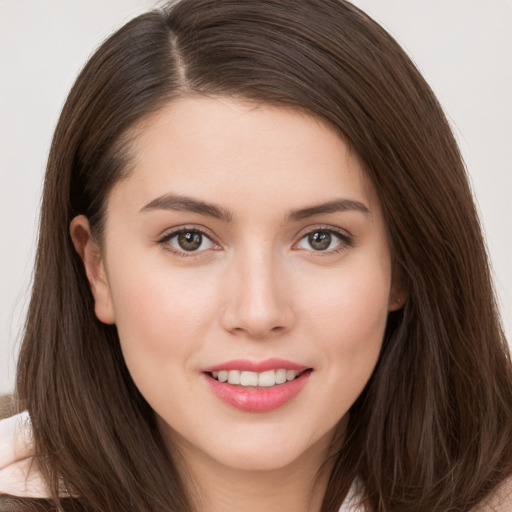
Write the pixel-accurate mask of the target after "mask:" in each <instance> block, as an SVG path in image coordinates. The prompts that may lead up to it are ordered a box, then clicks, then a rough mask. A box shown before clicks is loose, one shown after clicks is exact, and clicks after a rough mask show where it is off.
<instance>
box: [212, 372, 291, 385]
mask: <svg viewBox="0 0 512 512" xmlns="http://www.w3.org/2000/svg"><path fill="white" fill-rule="evenodd" d="M300 373H301V372H298V371H297V370H285V369H283V368H280V369H279V370H268V371H266V372H260V373H258V372H250V371H245V370H244V371H240V370H229V371H227V370H220V371H215V372H212V377H213V378H214V379H217V380H218V381H219V382H228V383H229V384H234V385H240V386H261V387H272V386H275V385H276V384H284V383H285V382H286V381H291V380H293V379H295V378H296V377H297V376H298V375H300Z"/></svg>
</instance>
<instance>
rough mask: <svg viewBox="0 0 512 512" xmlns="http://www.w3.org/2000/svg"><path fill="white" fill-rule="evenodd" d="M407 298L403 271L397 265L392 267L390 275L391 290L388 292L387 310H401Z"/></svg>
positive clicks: (407, 292) (407, 293) (407, 291)
mask: <svg viewBox="0 0 512 512" xmlns="http://www.w3.org/2000/svg"><path fill="white" fill-rule="evenodd" d="M408 298H409V287H408V286H407V284H406V279H405V277H404V273H403V270H402V269H401V268H399V267H398V266H397V265H394V266H393V271H392V275H391V289H390V292H389V301H388V310H389V311H397V310H399V309H401V308H403V306H404V304H405V303H406V302H407V299H408Z"/></svg>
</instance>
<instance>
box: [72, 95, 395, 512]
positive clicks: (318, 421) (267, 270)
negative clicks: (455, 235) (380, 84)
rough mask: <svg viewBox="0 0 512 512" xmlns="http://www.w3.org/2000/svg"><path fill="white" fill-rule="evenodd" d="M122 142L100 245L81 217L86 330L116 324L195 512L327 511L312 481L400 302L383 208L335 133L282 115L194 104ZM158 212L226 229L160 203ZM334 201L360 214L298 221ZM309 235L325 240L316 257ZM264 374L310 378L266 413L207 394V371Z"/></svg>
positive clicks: (192, 100)
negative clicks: (249, 363) (188, 245)
mask: <svg viewBox="0 0 512 512" xmlns="http://www.w3.org/2000/svg"><path fill="white" fill-rule="evenodd" d="M132 135H135V136H136V137H135V141H136V142H135V144H134V148H133V170H132V172H131V173H130V174H129V176H128V177H127V178H125V179H123V180H121V181H120V182H118V183H117V184H116V185H115V186H114V188H113V190H112V193H111V195H110V197H109V200H108V204H107V213H106V228H105V235H104V239H103V240H102V243H101V245H100V244H98V243H97V241H95V239H94V238H93V236H91V233H90V230H89V224H88V222H87V219H86V218H85V217H83V216H80V217H77V218H75V219H74V220H73V222H72V224H71V236H72V238H73V241H74V244H75V247H76V249H77V251H78V252H79V254H80V255H81V257H82V259H83V261H84V264H85V268H86V272H87V275H88V278H89V282H90V284H91V289H92V291H93V295H94V298H95V308H96V309H95V310H96V315H97V317H98V318H99V319H100V320H101V321H102V322H105V323H115V324H116V326H117V329H118V332H119V338H120V342H121V346H122V350H123V354H124V357H125V360H126V364H127V366H128V369H129V371H130V373H131V375H132V378H133V380H134V382H135V384H136V385H137V387H138V388H139V390H140V391H141V393H142V394H143V396H144V397H145V398H146V400H147V401H148V403H149V404H150V405H151V406H152V408H153V409H154V411H155V412H156V414H157V418H158V420H159V424H160V427H161V431H162V433H163V435H164V438H165V439H166V442H167V443H168V445H169V447H170V449H172V450H175V451H176V450H177V451H178V452H179V453H180V454H182V455H183V457H184V460H185V461H186V470H187V472H188V474H189V475H190V476H191V477H192V478H191V479H190V478H189V479H187V480H189V481H194V482H195V490H196V492H197V495H198V498H197V500H198V503H199V507H200V509H201V508H202V507H204V508H205V509H207V510H208V511H212V512H215V511H223V512H226V511H230V510H239V509H240V504H241V503H243V504H244V507H243V508H244V510H245V511H250V510H259V511H261V510H266V511H273V510H276V511H277V510H280V511H281V510H294V511H299V512H300V511H315V510H319V509H320V505H321V499H322V496H323V493H324V491H325V486H326V483H327V477H328V470H329V466H328V465H326V466H325V468H326V470H325V471H324V472H321V473H320V477H319V478H318V479H315V476H316V475H317V473H318V471H319V468H320V466H321V464H322V461H324V460H325V458H326V456H327V455H328V450H329V445H330V444H331V442H332V440H333V436H334V434H335V431H336V427H337V425H341V429H342V426H343V424H344V421H346V419H347V411H348V410H349V408H350V406H351V405H352V404H353V403H354V401H355V400H356V398H357V397H358V395H359V394H360V393H361V391H362V389H363V388H364V386H365V384H366V383H367V381H368V379H369V377H370V376H371V374H372V371H373V369H374V367H375V364H376V362H377V359H378V355H379V351H380V348H381V344H382V339H383V334H384V329H385V325H386V319H387V315H388V312H389V311H390V310H392V309H396V308H398V307H399V301H400V300H403V290H402V289H401V288H400V286H399V283H397V282H395V281H396V280H395V281H394V280H393V279H392V261H391V255H390V247H389V241H388V237H387V230H386V226H385V223H384V220H383V215H382V212H381V208H380V204H379V201H378V198H377V196H376V193H375V191H374V190H373V189H372V187H371V185H370V184H369V183H368V180H366V179H365V176H364V171H363V169H362V166H361V164H360V162H359V160H358V159H357V157H356V155H354V154H353V153H352V152H350V151H349V150H348V148H347V146H346V144H344V142H343V141H342V140H341V138H340V137H339V136H338V135H337V134H335V133H334V131H333V130H332V129H331V128H330V127H328V126H326V124H325V123H323V122H321V121H319V120H317V119H315V118H313V117H311V116H308V115H305V114H303V113H300V112H297V111H294V110H290V109H284V108H277V107H271V106H265V105H254V104H249V103H246V102H242V101H239V100H233V99H228V98H198V97H189V98H184V99H180V100H177V101H174V102H172V103H171V104H169V105H168V106H167V107H165V108H164V109H162V110H161V111H159V112H158V113H157V114H156V115H153V116H152V117H151V118H149V119H146V120H145V121H144V122H143V123H140V124H139V126H137V127H136V130H135V131H134V133H133V134H132ZM168 194H173V195H178V196H180V197H187V198H193V199H194V200H198V201H203V202H207V203H208V204H213V205H215V206H216V207H217V208H218V209H220V210H222V212H223V213H224V214H225V215H224V217H225V218H216V217H213V216H211V215H209V214H207V212H206V213H205V212H194V211H186V210H185V211H183V210H176V209H170V208H168V207H169V204H167V205H162V201H157V202H156V203H155V199H157V198H161V197H162V196H165V195H168ZM340 199H343V200H350V201H352V202H354V203H353V204H355V202H357V204H359V205H362V206H363V208H359V209H357V208H353V207H349V208H348V209H346V210H343V211H333V212H323V213H319V212H317V213H316V214H315V212H311V211H310V212H309V213H308V212H304V211H303V210H304V209H307V208H310V207H313V206H316V205H320V204H324V203H329V202H332V201H337V200H340ZM151 203H153V205H152V206H148V205H151ZM351 204H352V203H351ZM163 206H165V207H163ZM175 206H176V205H174V207H175ZM182 207H183V206H182ZM298 210H302V211H303V212H302V216H301V215H298V214H297V213H296V214H295V215H293V212H297V211H298ZM363 210H366V211H363ZM210 213H211V212H210ZM183 228H186V229H188V230H189V231H194V230H200V231H202V232H203V233H205V234H206V235H207V236H204V237H203V239H202V245H201V246H200V248H199V250H196V251H189V252H187V251H184V250H183V249H182V248H180V245H179V243H178V237H177V236H174V237H172V233H173V232H174V231H175V230H179V229H183ZM173 230H174V231H173ZM329 230H330V231H329ZM312 232H313V233H314V232H317V233H318V232H319V233H320V235H322V236H324V237H325V235H326V233H327V234H330V236H331V242H330V245H329V247H328V248H327V249H326V250H318V246H317V245H315V246H314V247H313V246H312V244H311V241H310V240H309V238H308V234H309V233H312ZM335 233H338V234H335ZM270 357H278V358H282V359H286V360H290V361H294V362H296V363H299V364H303V365H306V366H308V367H310V368H312V369H313V371H312V373H311V375H310V377H309V380H308V382H307V384H306V386H305V387H304V388H303V389H302V390H301V391H300V393H299V394H298V395H297V396H296V397H295V398H293V399H292V400H291V401H290V402H288V403H286V404H285V405H284V406H282V407H280V408H278V409H276V410H273V411H270V412H265V413H251V412H245V411H241V410H238V409H236V408H234V407H232V406H230V405H227V404H226V403H224V402H222V401H221V400H220V399H219V398H218V397H216V396H215V395H214V394H213V393H212V391H211V390H210V388H209V387H208V386H207V385H206V384H205V378H204V374H203V373H202V369H204V368H206V367H208V366H212V365H216V364H219V363H222V362H225V361H228V360H232V359H250V360H254V361H261V360H263V359H267V358H270ZM206 504H207V505H206ZM251 507H253V508H251Z"/></svg>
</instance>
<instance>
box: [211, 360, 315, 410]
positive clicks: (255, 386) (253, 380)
mask: <svg viewBox="0 0 512 512" xmlns="http://www.w3.org/2000/svg"><path fill="white" fill-rule="evenodd" d="M237 363H239V362H234V361H232V362H230V363H228V364H225V365H223V366H217V367H214V368H208V369H205V370H204V371H203V375H204V377H205V380H206V383H207V384H208V387H209V388H210V390H211V391H212V392H213V394H214V395H215V396H216V397H217V398H219V399H220V400H221V401H222V402H224V403H225V404H227V405H229V406H231V407H234V408H235V409H238V410H240V411H243V412H252V413H264V412H270V411H273V410H275V409H278V408H280V407H282V406H284V405H285V404H287V403H289V402H291V401H292V399H294V398H295V397H296V396H297V395H298V394H299V393H300V392H301V391H302V389H303V388H304V387H305V386H306V385H307V383H308V382H309V377H310V375H311V374H312V373H313V368H308V367H306V366H300V365H297V364H294V363H289V364H284V363H285V362H284V361H282V360H281V361H280V364H278V365H275V366H274V368H269V364H270V363H269V362H268V361H266V362H264V363H259V364H254V363H248V362H243V363H242V364H237ZM274 363H275V361H274ZM274 363H272V364H274ZM235 365H236V366H235ZM227 367H229V368H227ZM248 367H250V368H251V369H247V368H248ZM257 370H260V371H257Z"/></svg>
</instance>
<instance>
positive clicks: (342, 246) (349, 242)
mask: <svg viewBox="0 0 512 512" xmlns="http://www.w3.org/2000/svg"><path fill="white" fill-rule="evenodd" d="M184 233H195V234H199V235H201V236H202V237H205V238H206V239H208V240H209V241H210V242H211V243H212V244H213V245H215V246H217V247H219V248H220V245H219V244H218V243H217V242H215V240H214V239H213V237H212V236H211V235H210V234H209V233H207V232H206V231H204V230H202V229H200V228H197V227H184V228H180V229H177V230H174V231H171V232H170V233H167V234H165V235H164V236H162V237H161V238H160V239H158V240H157V243H158V244H160V245H161V246H162V247H163V248H164V249H165V250H166V251H169V252H171V253H173V254H175V255H177V256H180V257H184V258H196V257H199V256H201V254H202V253H203V252H205V251H206V250H208V249H203V250H200V251H198V250H192V251H186V250H185V249H182V250H179V249H176V248H174V247H173V246H172V245H170V243H169V242H170V241H171V240H172V239H173V238H175V237H177V236H179V235H180V234H184ZM314 233H327V234H329V235H334V236H335V237H337V238H338V239H339V241H340V242H339V244H338V247H336V248H334V249H326V250H314V249H300V248H298V249H296V250H304V251H308V252H310V253H311V254H312V255H314V256H329V255H333V254H339V253H341V252H343V251H345V250H346V249H347V248H349V247H353V246H354V241H353V238H352V237H351V236H350V235H348V234H347V233H346V232H344V231H341V230H339V229H335V228H333V227H331V226H328V227H327V226H325V227H324V226H321V227H315V228H314V229H309V230H308V231H307V232H305V233H303V234H302V235H301V236H300V238H299V240H298V241H297V242H296V243H295V244H294V247H296V246H297V245H298V244H299V243H300V242H301V241H302V240H304V239H306V238H307V237H309V236H310V235H312V234H314ZM202 243H203V241H201V244H202ZM214 250H218V249H214Z"/></svg>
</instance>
